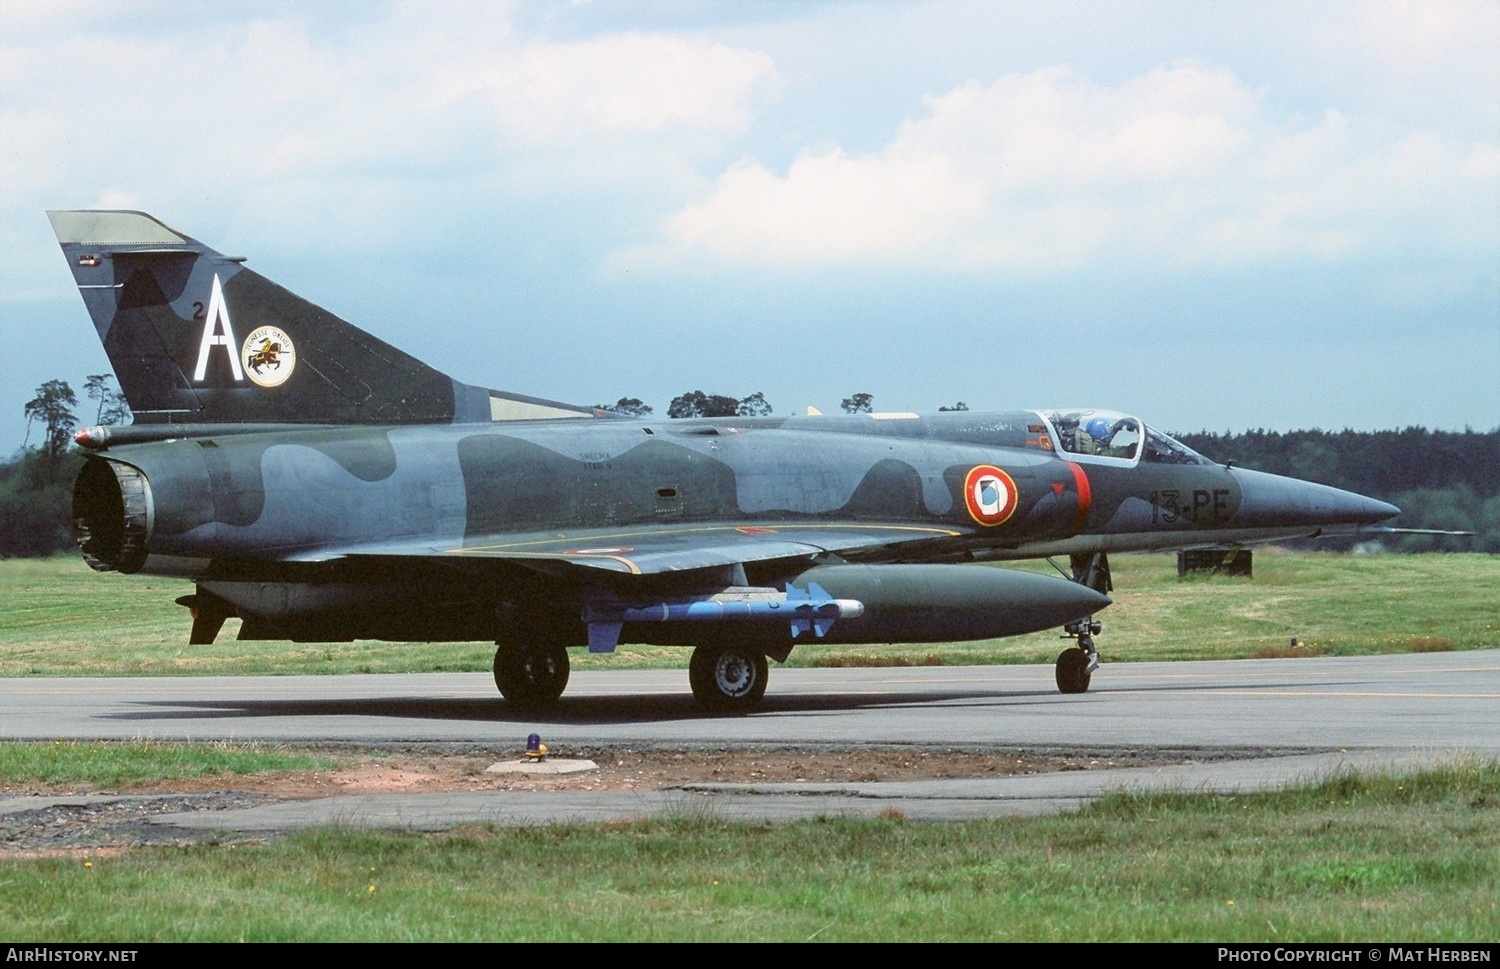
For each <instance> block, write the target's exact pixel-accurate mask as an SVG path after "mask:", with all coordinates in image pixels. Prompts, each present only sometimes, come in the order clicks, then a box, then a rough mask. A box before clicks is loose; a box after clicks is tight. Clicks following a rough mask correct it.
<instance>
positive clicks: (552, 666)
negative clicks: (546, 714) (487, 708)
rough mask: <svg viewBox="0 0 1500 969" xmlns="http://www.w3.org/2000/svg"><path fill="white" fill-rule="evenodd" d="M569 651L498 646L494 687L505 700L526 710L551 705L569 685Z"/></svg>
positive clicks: (554, 647)
mask: <svg viewBox="0 0 1500 969" xmlns="http://www.w3.org/2000/svg"><path fill="white" fill-rule="evenodd" d="M568 672H569V664H568V651H567V650H566V649H564V648H563V647H562V646H557V645H551V644H548V645H542V646H499V647H497V648H496V649H495V686H496V687H498V688H499V690H500V694H501V695H502V696H504V697H505V699H506V701H507V702H509V703H513V704H515V705H516V706H518V707H520V708H522V709H525V710H536V709H540V708H542V707H546V706H550V705H551V704H553V703H556V702H557V698H558V697H560V696H562V693H563V690H564V689H566V688H567V686H568Z"/></svg>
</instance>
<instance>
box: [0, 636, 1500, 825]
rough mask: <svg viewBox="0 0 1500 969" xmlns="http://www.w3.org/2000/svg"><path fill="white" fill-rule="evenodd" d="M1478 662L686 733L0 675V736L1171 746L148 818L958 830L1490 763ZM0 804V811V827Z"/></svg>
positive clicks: (1184, 678) (634, 718)
mask: <svg viewBox="0 0 1500 969" xmlns="http://www.w3.org/2000/svg"><path fill="white" fill-rule="evenodd" d="M1496 701H1500V651H1495V650H1482V651H1469V652H1448V653H1424V654H1401V655H1394V656H1375V657H1350V658H1334V657H1321V658H1300V659H1286V660H1240V661H1210V662H1183V663H1130V664H1110V665H1107V666H1106V667H1104V668H1102V669H1101V670H1100V671H1099V672H1098V673H1097V674H1095V679H1094V688H1093V689H1092V690H1091V691H1090V692H1089V693H1086V694H1080V695H1071V696H1064V695H1061V694H1058V693H1057V692H1056V689H1055V687H1054V686H1053V684H1052V668H1051V667H1050V666H986V667H922V668H902V669H880V670H872V669H838V670H802V669H790V670H785V669H778V670H775V671H774V672H773V674H772V682H771V690H770V692H768V694H767V697H766V702H765V705H764V707H763V708H762V709H761V710H759V711H758V712H756V713H755V714H753V715H750V716H745V717H729V718H725V717H708V716H704V715H703V714H702V713H701V712H699V711H698V710H697V708H696V707H695V706H694V705H693V702H692V698H691V695H690V694H689V693H688V690H687V684H686V675H685V673H684V672H683V671H680V670H659V671H604V672H581V673H575V674H574V677H573V680H572V682H571V683H570V685H569V689H568V693H567V695H566V696H565V697H564V699H563V701H562V703H561V704H560V705H559V706H558V707H557V709H556V710H553V711H551V712H549V713H548V714H547V715H546V716H542V717H537V716H523V715H518V714H516V713H515V712H514V711H513V710H511V709H510V708H509V707H508V706H507V705H506V704H505V703H504V702H503V701H502V700H500V699H499V698H498V697H497V696H495V695H494V693H493V685H492V684H491V683H490V681H489V677H488V676H487V675H485V674H467V673H466V674H424V675H385V676H331V677H316V676H294V677H211V678H200V677H191V678H188V677H183V678H145V679H104V678H76V679H75V678H49V679H41V678H38V679H8V680H3V681H0V737H4V738H5V739H10V740H22V739H27V740H50V739H155V740H188V741H241V742H245V741H259V742H268V743H287V744H299V745H316V744H325V743H348V744H355V745H369V746H380V745H382V744H392V743H402V744H409V743H417V742H431V743H463V744H466V745H471V746H472V745H493V747H494V750H495V753H496V757H497V759H498V758H502V757H511V756H515V754H516V752H518V751H519V749H520V747H521V745H522V744H523V743H524V739H525V737H526V736H527V735H528V734H529V733H533V732H535V733H538V734H540V735H541V736H542V737H543V738H544V739H545V742H546V743H547V744H548V746H549V748H550V749H551V750H552V751H554V752H555V755H556V756H566V755H567V753H568V751H569V749H570V748H571V749H580V748H585V747H588V746H590V745H600V744H606V745H634V746H638V747H640V746H644V747H651V746H659V747H662V748H674V749H683V748H689V749H691V748H693V747H711V748H713V749H725V748H734V747H738V746H755V747H758V748H761V749H765V748H776V747H778V746H785V747H793V746H795V747H799V748H802V749H807V748H815V747H817V746H818V745H835V746H854V745H860V744H880V745H893V744H894V745H911V746H913V747H916V748H922V749H932V748H946V749H1007V750H1023V749H1024V750H1031V751H1058V750H1070V751H1098V752H1101V753H1108V752H1116V753H1118V752H1124V751H1136V752H1143V751H1149V752H1163V753H1165V752H1171V753H1172V754H1173V755H1176V756H1180V758H1181V759H1182V760H1183V761H1184V762H1183V763H1181V764H1179V765H1177V766H1172V767H1159V766H1158V767H1142V768H1113V769H1101V770H1089V771H1072V772H1065V773H1059V774H1040V775H1026V776H1015V777H994V778H984V779H967V780H962V779H960V780H941V781H936V780H934V781H916V782H913V781H903V782H885V783H839V784H803V783H798V784H765V785H755V784H713V785H709V784H693V785H682V786H679V787H669V788H663V789H659V790H655V791H639V790H637V791H494V792H465V793H446V794H418V795H413V794H381V795H367V796H351V797H334V798H323V799H318V800H312V801H286V802H281V803H276V804H268V805H262V806H259V807H251V808H244V809H239V810H228V811H213V812H199V813H194V814H185V815H168V816H162V817H158V818H156V819H154V822H155V823H159V824H164V825H177V826H180V827H184V828H206V829H211V830H215V831H239V832H245V833H252V832H266V831H276V830H287V829H291V828H296V827H301V826H306V825H316V824H341V825H346V826H377V827H392V828H408V829H414V830H435V829H441V828H445V827H450V826H452V825H455V824H462V823H470V822H475V821H482V822H489V823H495V824H502V825H535V824H543V823H565V822H579V821H600V820H623V819H629V818H636V817H644V816H651V815H662V814H675V815H683V814H691V815H694V816H713V817H720V818H725V819H745V820H787V819H793V818H802V817H811V816H818V815H834V814H841V815H843V814H848V815H861V816H874V815H879V814H886V813H890V812H899V813H900V814H901V815H903V816H906V817H909V818H912V819H916V820H931V821H940V820H958V819H965V818H980V817H994V816H1005V815H1018V814H1036V813H1042V812H1046V811H1057V810H1065V809H1069V808H1072V807H1076V806H1078V805H1080V804H1082V803H1085V802H1086V801H1087V800H1089V799H1091V798H1095V797H1099V796H1101V795H1103V794H1106V793H1109V792H1113V791H1121V790H1130V791H1144V790H1184V791H1221V792H1244V791H1251V790H1262V789H1268V788H1277V787H1285V786H1291V785H1297V784H1302V783H1308V782H1313V781H1317V780H1319V779H1324V778H1327V777H1330V776H1334V775H1335V774H1337V773H1338V772H1340V771H1344V770H1374V769H1380V770H1384V769H1398V770H1400V769H1406V768H1411V767H1417V766H1422V765H1426V764H1431V763H1435V762H1444V761H1453V760H1455V759H1459V758H1479V759H1483V760H1486V761H1488V760H1493V759H1495V758H1497V757H1500V704H1497V702H1496ZM5 809H6V805H5V804H4V803H0V811H3V810H5Z"/></svg>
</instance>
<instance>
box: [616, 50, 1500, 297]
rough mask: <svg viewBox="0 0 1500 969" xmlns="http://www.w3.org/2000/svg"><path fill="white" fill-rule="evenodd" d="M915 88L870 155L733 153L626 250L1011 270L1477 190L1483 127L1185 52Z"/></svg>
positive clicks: (1166, 247)
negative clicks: (1331, 105)
mask: <svg viewBox="0 0 1500 969" xmlns="http://www.w3.org/2000/svg"><path fill="white" fill-rule="evenodd" d="M925 106H926V113H925V115H924V116H922V117H920V118H918V119H915V120H912V121H909V122H907V123H906V124H904V125H903V126H902V127H901V128H900V130H899V131H898V132H897V133H896V134H895V136H894V137H893V138H892V140H891V141H890V142H889V144H887V145H886V146H885V147H884V148H883V149H881V150H879V151H876V152H872V153H869V154H867V155H860V156H850V155H847V154H845V153H843V152H841V151H838V150H832V151H825V152H822V153H819V154H815V155H814V154H805V155H803V156H801V157H799V158H798V159H797V160H796V161H795V162H793V163H792V164H791V165H790V166H789V167H788V168H787V170H786V172H785V173H784V174H777V173H775V172H773V171H771V170H770V169H768V168H767V167H765V166H763V165H760V164H757V163H755V162H750V161H742V162H741V163H740V164H738V165H736V166H735V167H734V168H731V169H730V170H729V171H727V172H725V173H724V174H722V175H721V176H720V177H719V178H718V179H717V181H716V182H715V183H714V185H713V187H712V190H711V191H710V192H709V194H708V195H707V196H706V197H705V198H703V199H702V200H700V201H697V202H694V203H692V204H689V205H687V206H686V207H684V208H683V209H682V210H681V211H679V212H678V213H677V214H675V215H674V216H672V217H671V218H670V219H669V220H668V221H667V223H666V231H665V234H666V241H665V242H664V243H663V244H661V245H659V246H658V247H656V248H655V249H654V250H650V251H645V250H638V251H636V252H633V253H630V254H627V255H626V256H624V257H623V258H624V259H626V260H638V261H651V262H656V263H671V262H678V263H689V264H690V263H692V262H694V261H696V260H700V259H702V258H703V257H704V256H710V257H712V258H713V259H714V260H716V261H717V262H718V263H720V264H728V265H738V266H755V267H766V266H781V267H787V268H805V267H808V266H830V265H853V264H868V263H869V262H870V261H872V260H874V261H876V262H878V263H881V264H885V265H904V266H910V267H912V268H925V269H957V270H964V271H971V272H982V273H988V274H999V275H1023V276H1029V275H1047V274H1051V273H1056V272H1061V271H1065V270H1069V269H1073V268H1076V267H1079V266H1082V265H1089V264H1100V265H1104V264H1107V265H1113V266H1124V267H1126V268H1132V269H1146V270H1151V271H1174V270H1176V269H1194V268H1198V267H1202V266H1204V265H1206V264H1211V265H1245V264H1255V263H1263V262H1268V261H1280V260H1288V259H1304V258H1310V259H1313V260H1319V261H1322V260H1331V259H1340V258H1345V257H1348V256H1351V255H1357V254H1360V253H1362V252H1369V251H1372V250H1374V249H1376V248H1378V247H1380V246H1382V245H1385V244H1389V243H1391V242H1392V241H1393V240H1394V238H1395V237H1396V236H1398V235H1399V236H1409V235H1410V234H1411V233H1413V232H1422V231H1432V230H1433V229H1434V228H1436V226H1438V225H1441V224H1443V223H1444V222H1451V221H1452V220H1454V219H1460V221H1469V222H1471V223H1472V220H1464V219H1461V216H1463V215H1464V214H1465V213H1467V212H1468V211H1470V210H1471V209H1472V205H1473V198H1474V195H1475V193H1478V194H1479V196H1480V197H1481V198H1483V197H1486V196H1487V197H1488V198H1490V199H1491V200H1493V198H1494V187H1493V186H1492V185H1491V186H1488V187H1486V185H1485V184H1484V183H1483V182H1482V181H1481V179H1480V178H1479V177H1477V172H1478V171H1482V170H1483V169H1484V168H1485V162H1484V159H1486V158H1488V157H1490V156H1491V154H1492V153H1493V148H1492V147H1491V146H1484V145H1472V144H1468V145H1465V144H1457V143H1455V142H1454V141H1453V140H1452V139H1450V138H1447V137H1444V136H1440V135H1437V134H1436V133H1433V132H1427V131H1404V130H1400V129H1399V128H1396V127H1395V126H1392V125H1389V124H1385V123H1383V122H1381V121H1380V120H1379V119H1376V118H1370V117H1362V116H1348V115H1344V114H1341V113H1339V112H1338V111H1334V110H1329V111H1327V112H1326V113H1325V114H1324V115H1323V116H1322V117H1321V118H1319V119H1318V120H1317V121H1316V122H1315V123H1313V124H1311V125H1308V124H1305V123H1300V122H1297V121H1294V120H1293V121H1288V120H1284V119H1280V118H1277V117H1274V116H1273V115H1272V113H1271V111H1270V110H1268V109H1267V108H1266V107H1265V106H1264V104H1263V101H1262V98H1261V97H1260V96H1259V95H1258V94H1257V92H1255V91H1253V90H1250V89H1249V88H1248V87H1247V86H1246V85H1245V84H1244V83H1243V82H1242V81H1240V80H1239V79H1238V78H1237V77H1236V76H1235V75H1234V74H1233V73H1232V72H1230V71H1229V70H1227V69H1225V68H1218V67H1209V66H1205V65H1201V64H1196V63H1191V62H1183V63H1176V64H1173V65H1169V66H1165V67H1160V68H1157V69H1153V70H1149V71H1146V72H1144V73H1141V74H1139V75H1138V76H1136V77H1133V78H1130V79H1128V80H1125V81H1123V82H1121V83H1117V84H1113V85H1104V84H1100V83H1097V82H1094V81H1091V80H1089V79H1088V78H1086V77H1084V76H1082V75H1080V74H1079V73H1077V72H1075V71H1073V70H1071V69H1068V68H1065V67H1049V68H1043V69H1039V70H1036V71H1032V72H1029V73H1026V74H1018V75H1010V76H1006V77H1003V78H1001V79H999V80H997V81H995V82H994V83H992V84H989V85H981V84H979V83H977V82H972V81H971V82H969V83H966V84H963V85H961V86H959V87H957V88H954V89H952V90H950V91H948V92H947V93H945V94H942V95H940V96H937V97H933V98H930V99H928V100H927V101H926V103H925ZM1471 231H1479V232H1482V233H1483V232H1487V233H1488V236H1487V238H1489V239H1491V241H1493V238H1494V236H1495V229H1494V227H1490V228H1489V229H1484V228H1482V227H1479V228H1473V227H1472V226H1471ZM1402 241H1403V242H1404V243H1408V244H1409V243H1410V241H1411V240H1410V239H1409V238H1404V239H1403V240H1402ZM1466 241H1468V242H1473V241H1475V240H1473V239H1468V240H1466Z"/></svg>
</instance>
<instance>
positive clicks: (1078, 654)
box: [1057, 552, 1114, 693]
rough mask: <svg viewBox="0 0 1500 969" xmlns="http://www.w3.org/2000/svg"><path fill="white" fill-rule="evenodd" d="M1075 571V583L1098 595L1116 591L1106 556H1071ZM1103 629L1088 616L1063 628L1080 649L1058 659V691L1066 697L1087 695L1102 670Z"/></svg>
mask: <svg viewBox="0 0 1500 969" xmlns="http://www.w3.org/2000/svg"><path fill="white" fill-rule="evenodd" d="M1069 564H1070V565H1071V566H1072V567H1073V581H1074V582H1077V583H1079V584H1081V585H1086V586H1088V587H1089V588H1090V589H1093V590H1094V591H1095V592H1098V593H1107V592H1109V591H1110V590H1111V589H1113V588H1114V583H1113V582H1112V581H1111V580H1110V577H1109V556H1107V555H1106V554H1105V553H1103V552H1094V553H1092V554H1090V553H1082V554H1078V555H1071V556H1069ZM1102 628H1103V626H1102V625H1101V624H1100V622H1099V621H1098V620H1097V619H1095V618H1094V617H1093V616H1085V617H1083V618H1082V619H1078V620H1075V621H1073V622H1070V623H1068V624H1067V625H1066V626H1064V627H1063V632H1064V633H1066V634H1068V635H1069V636H1071V637H1073V638H1074V639H1076V640H1078V645H1077V646H1076V647H1073V648H1071V649H1065V650H1063V651H1062V653H1061V654H1060V655H1059V656H1058V657H1057V688H1058V690H1059V691H1061V692H1063V693H1086V692H1088V688H1089V681H1090V680H1091V679H1092V678H1093V675H1094V670H1096V669H1098V668H1099V651H1098V650H1097V649H1095V648H1094V637H1095V636H1097V635H1099V630H1100V629H1102Z"/></svg>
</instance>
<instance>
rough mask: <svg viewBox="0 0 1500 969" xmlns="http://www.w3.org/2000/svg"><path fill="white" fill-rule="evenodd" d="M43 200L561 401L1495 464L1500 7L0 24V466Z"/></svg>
mask: <svg viewBox="0 0 1500 969" xmlns="http://www.w3.org/2000/svg"><path fill="white" fill-rule="evenodd" d="M66 208H126V209H139V210H142V211H146V212H149V213H151V214H152V215H154V216H156V217H157V218H159V219H161V220H162V221H164V222H166V223H167V224H168V225H170V226H172V227H174V228H176V229H178V230H180V231H181V232H183V233H185V234H187V235H189V236H192V237H194V238H196V239H199V240H201V241H202V242H204V243H206V244H207V245H208V246H210V247H211V248H214V249H217V250H219V251H220V252H223V253H226V254H228V255H234V256H244V257H246V258H247V259H248V263H247V264H248V265H249V266H250V267H251V268H253V269H255V270H257V271H258V272H259V273H261V274H262V275H264V276H267V277H269V278H270V279H272V280H274V281H276V282H278V283H280V284H281V285H283V286H285V287H286V288H288V289H291V290H293V291H294V292H297V293H298V294H300V295H302V296H304V297H306V298H308V299H311V300H312V301H314V302H315V303H318V304H319V305H321V306H323V307H325V308H327V309H328V310H330V311H332V312H334V313H336V314H338V315H339V316H342V317H343V318H345V319H347V320H349V321H351V322H353V323H355V324H356V325H359V326H361V327H363V328H364V329H366V330H369V331H370V332H372V333H374V334H375V335H377V336H379V337H380V338H382V339H384V340H386V341H387V342H390V343H393V344H395V345H397V346H399V347H401V348H402V349H404V350H406V351H407V352H409V353H411V354H413V355H414V356H416V357H418V358H420V359H422V360H424V361H426V362H427V363H429V364H431V365H433V366H434V367H437V368H438V369H440V370H442V371H444V372H446V373H448V374H449V375H450V376H452V377H454V378H456V379H458V380H461V381H464V382H466V383H473V384H480V385H483V386H488V387H494V388H499V389H503V390H509V391H514V392H518V393H523V394H528V395H533V396H538V397H547V398H552V399H556V400H563V401H568V402H572V403H577V404H600V403H605V404H607V403H612V402H614V401H616V400H618V399H620V398H622V397H636V398H640V399H641V400H643V401H645V402H646V403H647V404H649V405H651V406H652V407H653V408H654V409H655V412H656V414H657V415H660V416H665V413H666V410H667V406H668V404H669V403H670V402H671V400H672V398H673V397H675V396H677V395H679V394H682V393H685V392H688V391H692V390H702V391H704V392H705V393H709V394H722V395H726V396H732V397H745V396H749V395H751V394H754V393H757V392H759V393H762V394H764V395H765V397H766V399H767V400H768V401H769V402H770V403H771V405H772V407H773V408H774V410H775V412H776V413H779V414H787V413H800V412H803V411H804V410H805V409H806V408H808V407H815V408H818V409H819V410H822V411H824V412H837V411H838V408H839V406H840V402H841V401H842V400H843V399H844V398H845V397H849V396H851V395H852V394H854V393H868V394H871V395H872V396H873V399H874V405H875V408H876V409H877V410H893V411H898V410H899V411H919V412H921V411H934V410H936V409H937V408H939V407H941V406H948V405H953V404H955V403H956V402H958V401H963V402H964V403H966V404H967V405H968V406H969V407H970V408H971V409H973V410H991V409H1012V408H1022V407H1029V408H1050V407H1065V406H1066V407H1078V406H1091V407H1103V408H1110V409H1114V410H1120V411H1126V412H1130V413H1134V414H1136V415H1138V416H1140V417H1141V418H1143V419H1144V420H1145V421H1146V422H1147V423H1150V424H1152V425H1154V426H1156V427H1158V428H1160V429H1162V430H1166V431H1168V432H1173V431H1176V432H1191V431H1199V430H1210V431H1240V430H1247V429H1255V428H1265V429H1269V430H1294V429H1305V428H1318V427H1321V428H1326V429H1330V430H1341V429H1344V428H1353V429H1355V430H1379V429H1388V428H1405V427H1410V426H1414V425H1415V426H1423V427H1428V428H1432V429H1444V430H1463V429H1465V428H1472V429H1474V430H1479V431H1487V430H1491V429H1494V428H1496V427H1500V0H1426V2H1394V0H1367V2H1343V0H1288V2H1277V0H1254V2H1244V3H1234V4H1227V3H1218V2H1207V0H1204V2H1164V0H1127V2H1119V3H1112V2H1107V0H1094V2H1073V0H1009V2H1004V3H1000V2H993V3H992V2H900V0H867V2H855V3H840V2H825V3H808V2H784V3H773V2H755V0H741V2H735V3H718V2H713V3H698V2H690V0H673V2H666V0H657V2H629V0H620V2H603V0H600V2H594V3H588V2H580V3H560V2H517V3H489V2H487V3H457V2H450V3H386V2H362V3H344V2H322V3H319V2H305V0H299V2H286V3H280V2H257V3H251V2H233V0H222V2H216V3H202V2H191V3H189V2H183V3H172V2H135V3H132V2H126V0H0V339H3V340H4V346H5V347H6V348H7V350H6V352H5V353H4V354H3V355H0V454H10V453H12V452H13V449H14V448H17V447H19V446H20V445H21V443H22V441H23V439H24V437H25V435H26V432H27V428H26V421H25V417H24V407H25V404H26V402H27V401H28V400H30V399H31V398H32V397H33V396H34V394H35V392H36V389H37V387H38V386H39V385H40V384H42V383H43V382H45V381H47V380H51V379H64V380H67V381H68V382H69V383H70V384H71V385H72V386H73V387H74V389H75V390H77V391H78V392H79V396H80V397H82V396H83V393H82V388H83V382H84V379H85V377H86V376H87V375H88V374H93V373H100V372H107V371H108V369H109V363H108V359H107V358H106V357H105V356H104V353H103V351H102V349H101V348H100V346H99V344H98V341H97V338H96V336H95V334H94V331H93V328H92V326H91V325H90V323H89V320H88V316H87V314H86V312H85V310H84V306H83V303H82V300H81V299H80V297H79V295H78V291H77V289H76V287H75V286H74V284H73V281H72V277H71V275H70V273H69V271H68V267H67V265H66V264H65V262H64V260H63V258H62V256H61V253H60V251H59V250H58V248H57V243H56V240H55V238H54V237H53V235H52V232H51V229H50V226H49V224H48V221H47V218H46V211H47V210H49V209H66ZM92 407H93V403H92V402H91V401H88V400H86V399H84V400H80V406H79V407H78V412H79V415H80V417H82V418H83V419H84V422H85V423H87V422H89V421H91V420H92V418H93V410H92ZM36 442H37V435H36V434H35V433H33V434H32V444H35V443H36Z"/></svg>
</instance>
